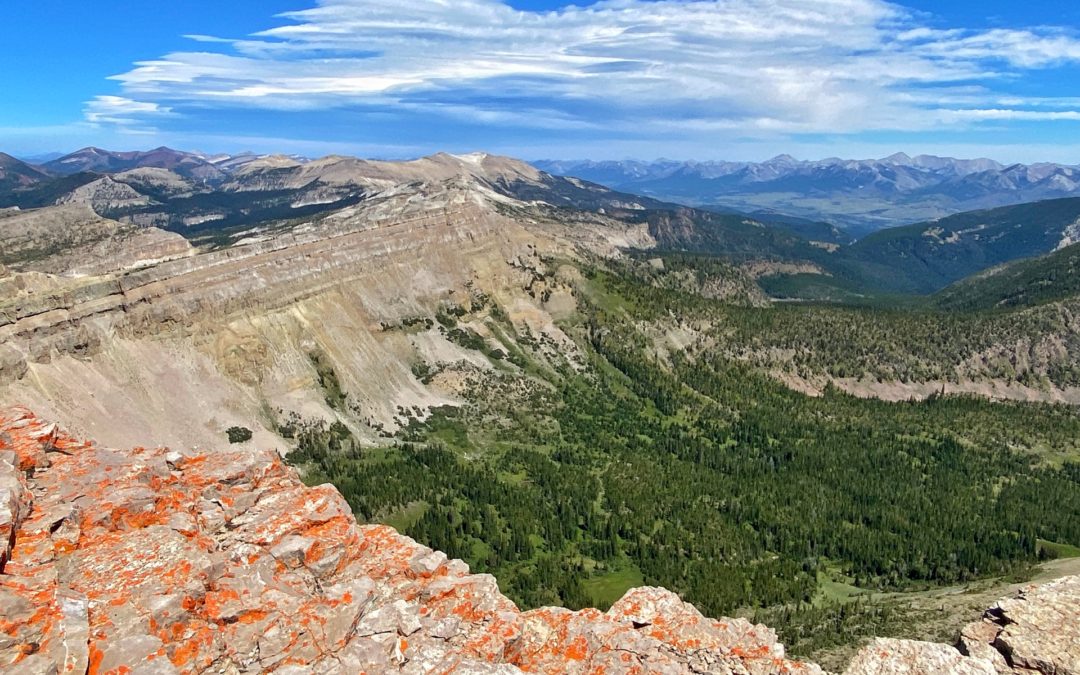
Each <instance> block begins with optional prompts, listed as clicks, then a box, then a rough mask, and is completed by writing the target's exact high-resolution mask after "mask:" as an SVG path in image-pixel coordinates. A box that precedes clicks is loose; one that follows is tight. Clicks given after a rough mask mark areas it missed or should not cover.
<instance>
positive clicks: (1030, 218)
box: [0, 148, 1080, 299]
mask: <svg viewBox="0 0 1080 675" xmlns="http://www.w3.org/2000/svg"><path fill="white" fill-rule="evenodd" d="M591 166H592V167H593V169H594V170H595V171H593V173H595V172H596V171H606V172H607V173H605V174H604V175H602V176H600V178H602V179H604V180H606V181H608V182H612V181H613V180H615V178H616V175H615V173H612V172H615V171H622V172H623V173H622V174H620V175H622V178H620V179H619V180H620V181H624V180H625V179H627V178H628V177H631V176H634V177H636V179H635V180H644V179H646V178H647V177H649V176H653V177H654V178H656V179H657V180H659V179H660V177H661V176H663V175H665V174H666V179H667V180H673V179H674V178H675V177H676V176H678V175H686V173H687V171H688V168H687V166H685V165H684V166H682V168H681V169H679V168H674V164H671V163H668V164H666V165H663V166H666V168H662V167H661V164H655V165H642V164H626V165H621V164H611V163H608V164H594V165H591ZM695 166H696V169H695V170H696V171H697V172H698V174H699V175H701V176H705V177H707V178H705V180H717V181H729V182H734V181H743V182H744V183H745V184H747V185H750V184H761V185H776V184H778V183H779V182H783V181H787V183H788V184H789V185H793V184H794V183H795V182H796V181H798V180H802V181H804V182H805V183H806V184H809V182H810V181H812V180H818V179H819V178H820V176H819V178H812V176H813V175H815V172H825V173H829V174H832V175H834V176H835V177H837V180H840V178H841V177H842V176H843V175H845V174H848V185H849V186H850V185H854V184H855V182H852V180H851V175H854V174H853V173H852V172H854V173H859V172H862V173H866V174H867V175H868V176H869V175H871V174H873V175H875V176H878V177H879V178H878V179H877V180H876V181H875V182H874V184H875V185H876V187H875V188H874V189H876V190H878V191H879V192H881V193H882V194H884V193H885V192H886V191H889V190H892V191H893V193H894V194H893V196H891V197H889V198H890V199H892V198H893V197H896V196H897V195H898V194H900V192H901V190H902V189H904V190H907V193H906V194H908V195H912V194H915V185H916V183H917V182H918V181H917V180H916V179H918V178H921V179H925V178H926V175H929V174H933V175H935V176H938V177H943V176H951V177H952V180H953V184H954V185H959V184H960V183H965V184H968V185H973V184H975V183H977V182H978V181H980V180H982V179H983V178H985V177H986V176H987V175H988V174H989V173H994V174H995V175H996V176H997V177H998V178H999V179H1001V180H1004V179H1005V177H1011V178H1012V179H1016V180H1020V178H1019V177H1021V176H1026V178H1023V180H1022V181H1021V182H1024V181H1026V183H1028V184H1033V183H1038V184H1048V183H1049V182H1053V181H1054V180H1055V178H1058V179H1061V180H1062V181H1063V180H1065V179H1064V178H1062V177H1063V176H1066V175H1071V174H1070V173H1069V172H1070V171H1071V169H1068V168H1067V167H1056V168H1052V166H1051V165H1036V166H1032V167H1024V170H1023V171H1021V170H1020V168H1018V167H1002V166H1001V165H999V164H997V163H995V162H993V161H991V160H952V159H944V158H937V157H928V156H920V157H915V158H911V157H907V156H906V155H895V156H893V157H890V158H886V159H885V160H881V161H880V162H841V161H840V160H836V161H825V162H817V163H801V162H797V161H796V160H794V159H792V158H790V157H780V158H777V159H775V160H772V161H770V162H766V163H763V164H757V165H736V164H732V163H712V164H700V165H695ZM740 167H741V168H740ZM581 168H582V170H583V171H585V173H590V171H589V170H588V169H589V167H587V166H586V167H581ZM886 169H887V170H886ZM560 170H566V167H562V168H560ZM798 176H802V178H798ZM881 176H886V177H887V178H888V180H886V179H885V178H881ZM905 177H906V178H905ZM446 181H451V182H455V181H456V182H457V183H459V184H460V185H463V186H465V187H466V188H468V186H472V189H475V190H477V191H478V192H485V193H488V194H493V195H497V196H499V197H500V198H503V199H505V200H509V201H507V202H506V203H505V204H502V205H501V206H500V208H503V209H504V210H507V209H509V210H519V211H520V210H521V209H527V210H530V211H532V212H543V213H544V214H545V217H546V218H555V219H563V220H571V221H572V220H578V221H580V220H581V218H583V217H587V218H589V219H599V220H600V221H602V222H605V223H612V222H614V223H620V224H621V225H620V226H622V227H631V228H637V230H636V231H639V232H640V233H641V234H640V236H641V237H647V239H648V241H647V242H646V241H645V240H641V239H640V237H639V239H638V240H636V241H635V242H630V241H627V242H625V243H624V246H629V247H630V248H642V247H644V248H651V247H655V248H657V249H659V250H664V251H673V252H684V253H691V254H703V255H709V256H718V257H721V258H723V259H726V260H729V261H732V262H735V263H736V264H751V263H756V264H759V265H760V264H761V263H763V262H765V263H768V264H770V265H774V266H775V264H776V263H783V264H786V265H788V267H784V268H783V269H785V270H788V271H791V270H794V269H798V270H799V272H797V273H795V274H794V275H792V274H787V273H775V274H774V273H770V274H766V275H763V280H762V281H761V283H762V284H763V285H765V286H766V288H767V290H769V291H770V292H775V293H776V294H778V295H780V296H781V297H788V298H790V297H803V295H804V294H805V293H807V292H808V291H807V288H806V284H807V283H809V285H810V286H812V287H814V288H815V289H816V290H814V291H813V292H810V293H809V297H815V298H818V299H822V297H823V296H822V295H821V293H822V288H825V292H824V297H826V298H832V299H835V298H836V297H838V296H837V295H836V294H837V293H840V294H841V295H846V294H848V293H851V292H854V293H855V294H857V295H863V294H866V293H871V294H877V293H909V294H910V293H917V294H929V293H934V292H936V291H938V290H940V289H942V288H944V287H945V286H947V285H949V284H951V283H953V282H955V281H958V280H960V279H962V278H964V277H966V276H968V275H971V274H975V273H978V272H980V271H982V270H984V269H987V268H990V267H993V266H995V265H1000V264H1003V263H1007V262H1010V261H1013V260H1017V259H1020V258H1027V257H1032V256H1039V255H1044V254H1047V253H1050V252H1053V251H1054V250H1056V249H1058V248H1061V247H1063V246H1066V245H1068V244H1069V243H1073V242H1076V241H1078V240H1080V197H1073V198H1060V199H1054V200H1045V201H1040V202H1034V203H1026V204H1021V205H1015V206H1003V207H997V208H995V209H988V210H987V209H983V210H977V211H970V212H965V213H961V214H954V215H950V216H946V217H944V218H940V219H938V218H935V219H928V220H925V221H922V222H918V223H915V224H912V225H904V226H900V227H891V228H885V229H882V230H880V231H877V232H874V233H872V234H870V235H868V236H865V237H863V238H862V239H859V240H855V239H854V237H852V236H851V232H850V231H846V230H842V229H839V228H837V227H835V226H833V225H831V224H829V223H826V222H821V221H814V220H809V219H803V218H799V217H792V216H788V215H785V214H779V213H776V212H771V211H757V212H755V213H752V214H748V213H740V212H737V211H732V210H721V209H717V208H716V207H697V208H695V207H691V206H685V205H683V204H680V203H676V202H672V201H665V200H662V199H659V198H656V197H650V196H645V195H639V194H631V193H628V192H622V191H620V190H616V189H612V188H608V187H605V186H603V185H600V184H598V183H594V182H590V181H589V180H585V179H582V178H580V177H573V176H561V175H557V174H554V173H549V172H547V171H543V170H540V169H538V168H536V167H535V166H534V165H530V164H527V163H525V162H522V161H519V160H515V159H512V158H507V157H499V156H496V155H489V154H486V153H473V154H469V155H451V154H447V153H439V154H436V155H432V156H430V157H424V158H420V159H416V160H411V161H403V162H387V161H377V160H367V159H359V158H355V157H347V156H341V155H332V156H328V157H323V158H320V159H316V160H309V159H306V158H301V157H295V156H285V155H254V154H243V155H236V156H231V155H218V156H207V155H202V154H199V153H191V152H183V151H177V150H172V149H169V148H157V149H154V150H150V151H146V152H110V151H106V150H101V149H97V148H87V149H84V150H80V151H78V152H76V153H72V154H71V155H67V156H65V157H61V158H58V159H55V160H52V161H50V162H47V163H46V164H44V165H42V166H40V167H38V166H33V165H29V164H26V163H24V162H20V161H19V160H16V159H14V158H12V157H10V156H8V155H3V156H0V185H2V186H4V187H2V188H0V207H19V208H22V209H34V208H41V207H49V206H56V205H68V206H76V205H82V206H85V207H89V208H90V209H92V211H93V212H94V213H95V214H96V215H97V216H100V217H103V218H107V219H111V220H114V221H121V222H123V223H127V224H129V225H132V226H137V227H144V228H145V227H155V228H161V229H162V230H165V231H172V232H175V233H178V234H181V235H182V236H184V237H186V238H189V239H191V240H192V241H195V242H196V243H197V244H199V245H226V244H229V243H230V242H232V241H235V240H237V239H238V238H243V237H246V236H249V235H250V231H251V228H252V227H254V226H259V227H260V228H262V229H264V230H265V229H266V228H267V227H281V226H286V227H287V226H290V225H289V224H290V223H293V222H296V221H297V220H298V219H303V218H308V217H313V216H316V215H318V214H322V213H328V212H332V211H335V210H339V209H343V208H347V207H350V206H354V205H357V204H361V203H364V202H365V201H366V200H371V199H372V198H373V197H376V196H378V195H381V194H385V193H388V192H389V193H393V192H394V191H396V190H401V189H402V188H403V186H410V185H411V186H423V185H431V184H438V183H443V182H446ZM755 181H756V182H755ZM924 182H925V180H924ZM1009 184H1010V185H1013V184H1016V183H1015V181H1014V182H1013V183H1009ZM1058 184H1059V185H1060V186H1062V187H1064V186H1067V184H1066V183H1064V182H1061V181H1058ZM640 185H641V183H635V185H634V186H635V189H638V188H639V187H640ZM1006 192H1007V191H1005V192H1003V191H1001V190H999V191H998V192H994V193H993V194H997V195H1001V194H1005V193H1006ZM1008 194H1011V195H1012V196H1016V194H1017V193H1008ZM560 214H562V215H560ZM566 214H576V215H566ZM274 223H277V224H278V225H272V224H274ZM790 265H795V267H790ZM777 269H780V268H777ZM759 276H761V275H759ZM791 276H795V277H798V279H795V280H792V279H789V278H787V277H791ZM795 282H797V283H795ZM793 283H794V284H795V285H794V286H792V284H793ZM823 285H824V286H823Z"/></svg>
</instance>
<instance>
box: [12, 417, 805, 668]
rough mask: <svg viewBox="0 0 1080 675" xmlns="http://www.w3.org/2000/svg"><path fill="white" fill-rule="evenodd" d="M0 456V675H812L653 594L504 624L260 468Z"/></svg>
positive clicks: (464, 575) (143, 458)
mask: <svg viewBox="0 0 1080 675" xmlns="http://www.w3.org/2000/svg"><path fill="white" fill-rule="evenodd" d="M0 453H2V455H3V461H2V462H0V476H2V477H0V485H3V486H4V487H0V490H3V491H4V492H0V495H3V496H4V502H3V504H4V507H5V508H6V509H7V510H5V511H3V514H4V517H5V518H6V521H7V522H8V525H7V527H8V530H9V531H11V532H13V533H14V536H13V538H11V539H10V541H11V542H12V543H11V545H10V558H9V559H8V560H7V561H6V564H5V565H4V568H3V572H2V574H0V669H2V670H4V672H13V673H14V672H19V673H53V672H80V673H81V672H90V673H107V672H125V673H197V672H233V673H236V672H266V671H277V672H283V673H358V672H369V673H381V672H390V671H400V672H405V673H429V672H444V673H445V672H470V673H514V672H520V671H529V672H549V673H586V672H588V673H598V672H642V673H644V672H671V673H679V672H710V673H753V674H762V675H763V674H766V673H819V672H821V671H820V669H819V668H817V667H816V666H813V665H809V664H801V663H798V662H794V661H790V660H787V659H785V658H784V650H783V647H782V646H781V645H779V644H778V643H777V641H776V635H775V633H773V631H771V630H770V629H768V628H765V627H764V626H754V625H752V624H750V623H749V622H747V621H745V620H743V619H734V620H730V619H725V620H720V621H715V620H712V619H707V618H705V617H703V616H702V615H701V614H700V613H699V612H698V611H697V610H696V609H694V608H693V607H692V606H691V605H688V604H686V603H684V602H682V601H681V600H679V598H678V597H676V596H675V595H674V594H672V593H670V592H668V591H665V590H663V589H657V588H640V589H635V590H633V591H630V592H629V593H627V595H626V596H625V597H624V598H623V599H622V600H620V601H619V602H617V603H616V604H615V605H614V606H613V607H612V608H611V609H610V610H609V611H608V612H599V611H597V610H584V611H581V612H571V611H569V610H565V609H558V608H545V609H539V610H534V611H530V612H520V611H519V610H518V609H517V608H516V607H515V606H514V604H513V603H512V602H510V601H509V600H508V599H506V598H505V597H504V596H503V595H501V594H500V593H499V590H498V587H497V585H496V583H495V580H494V578H492V577H491V576H488V575H471V574H469V573H468V568H467V566H466V565H465V564H464V563H462V562H461V561H457V560H448V559H447V557H446V556H445V555H443V554H442V553H439V552H437V551H432V550H431V549H428V548H426V547H424V546H421V545H419V544H417V543H416V542H414V541H412V540H410V539H408V538H406V537H403V536H401V535H399V534H397V533H396V532H395V531H394V530H392V529H391V528H388V527H383V526H376V525H368V526H361V525H357V523H356V521H355V520H354V519H353V517H352V514H351V513H350V510H349V507H348V504H346V503H345V500H344V499H343V498H342V497H341V495H340V494H339V493H338V492H337V491H336V490H335V489H334V488H332V487H330V486H320V487H316V488H307V487H305V486H304V485H303V483H301V482H300V480H299V479H298V478H297V476H296V474H295V473H294V472H293V471H292V470H291V469H289V468H288V467H286V466H285V465H284V464H283V463H282V461H281V460H280V458H279V457H278V456H277V455H275V454H272V453H268V452H252V451H232V452H214V453H196V452H172V451H169V450H166V449H164V448H159V449H145V448H135V449H134V450H131V451H118V450H110V449H106V448H101V447H97V446H95V445H93V444H91V443H86V442H81V441H78V440H76V439H74V438H71V437H70V436H68V435H67V434H66V433H64V432H63V431H61V430H59V429H57V428H56V426H55V425H52V424H48V423H46V422H44V421H42V420H40V419H38V418H36V417H34V416H33V415H32V414H31V413H30V412H28V411H26V410H21V409H14V410H9V411H7V412H5V413H3V414H2V416H0ZM8 495H10V498H9V497H8ZM12 505H14V508H12ZM4 550H5V551H6V550H8V549H4Z"/></svg>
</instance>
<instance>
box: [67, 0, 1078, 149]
mask: <svg viewBox="0 0 1080 675" xmlns="http://www.w3.org/2000/svg"><path fill="white" fill-rule="evenodd" d="M281 18H282V19H283V20H284V21H287V22H288V24H287V25H283V26H280V27H277V28H272V29H270V30H266V31H262V32H260V33H257V34H255V35H253V36H250V37H247V38H244V39H240V40H227V39H223V38H217V37H212V36H191V37H192V38H193V39H195V40H197V41H199V42H200V44H202V45H204V46H205V48H206V49H214V48H219V49H222V50H223V51H216V52H215V51H190V52H177V53H173V54H169V55H166V56H164V57H162V58H160V59H156V60H153V61H145V62H140V63H137V64H135V67H134V68H133V69H132V70H131V71H129V72H127V73H123V74H121V75H117V76H116V77H115V78H114V79H116V80H118V81H119V82H120V83H121V86H122V89H123V93H124V97H98V98H97V99H95V100H94V101H92V102H90V103H89V104H88V105H87V111H86V117H87V119H89V120H91V121H95V122H105V121H116V122H119V123H131V122H132V121H134V120H136V119H144V118H146V117H155V116H161V115H167V114H170V112H171V110H172V109H173V108H176V109H182V108H183V107H184V106H185V105H199V106H207V105H209V106H213V105H230V106H250V107H261V108H277V109H321V108H325V107H332V106H342V107H346V106H355V105H366V104H372V105H393V106H402V107H403V108H405V109H424V108H427V109H430V110H438V111H442V112H443V113H445V114H447V115H455V116H458V117H467V118H472V119H475V120H477V121H480V122H484V123H489V124H508V125H522V126H534V127H537V128H547V129H567V128H589V127H590V126H592V125H596V124H597V119H596V115H597V114H598V113H597V110H598V109H599V110H600V111H601V112H600V113H599V114H600V115H603V116H604V117H603V124H604V126H606V127H607V128H609V129H615V130H623V131H627V132H632V131H635V130H655V129H664V128H666V129H672V130H676V131H678V130H684V131H687V132H697V133H706V132H708V131H710V130H714V131H715V130H728V131H729V132H735V131H743V132H745V133H750V134H754V133H799V132H832V133H835V132H858V131H866V130H901V131H910V130H921V129H927V128H932V127H935V126H940V125H943V124H950V125H965V124H968V125H970V124H975V123H978V122H980V121H983V120H990V119H996V120H1001V119H1039V120H1056V119H1074V118H1075V113H1074V112H1073V111H1071V110H1057V111H1054V110H1045V108H1048V107H1054V104H1053V103H1048V102H1045V101H1040V100H1039V99H1028V100H1026V102H1025V104H1024V105H1025V107H1037V108H1040V113H1039V115H1038V116H1036V117H1033V116H1030V115H1034V114H1035V113H1031V112H1028V111H1024V110H1020V109H1017V108H1018V106H1013V105H1011V104H1004V103H1001V102H1000V101H1001V100H1003V99H1004V100H1008V96H1007V93H1008V92H1007V91H1000V90H995V87H997V86H998V85H999V83H1001V82H1005V81H1007V80H1008V79H1009V78H1010V77H1012V76H1015V75H1017V74H1019V73H1022V72H1023V71H1025V70H1027V69H1033V68H1047V67H1053V66H1057V65H1061V64H1064V63H1071V62H1080V40H1077V39H1075V38H1073V37H1071V36H1070V35H1068V34H1066V33H1065V32H1063V31H1061V30H1056V29H1051V28H1045V29H1028V30H985V31H972V30H966V29H963V28H953V29H948V30H940V29H935V28H930V27H927V26H924V25H920V24H919V21H918V18H917V17H916V16H915V15H913V14H911V13H909V12H907V11H906V10H904V9H903V8H902V7H900V6H898V5H895V4H891V3H888V2H884V1H883V0H816V1H815V2H806V0H659V1H647V0H605V1H603V2H600V3H598V4H595V5H592V6H589V7H585V8H581V7H574V6H571V7H567V8H564V9H562V10H558V11H552V12H529V11H519V10H515V9H513V8H511V7H510V6H508V5H506V4H504V3H503V2H502V1H501V0H454V1H453V2H449V1H447V0H398V1H397V2H393V3H389V2H386V1H385V0H319V2H318V6H317V7H315V8H313V9H309V10H303V11H297V12H289V13H286V14H284V15H282V17H281ZM221 45H224V46H221ZM972 82H975V83H980V84H978V85H972ZM1070 105H1071V103H1070ZM1001 106H1005V107H1007V108H1009V110H1008V111H1006V110H1005V109H1004V108H1001ZM582 110H586V111H587V112H584V113H583V112H581V111H582ZM928 111H930V112H929V114H928ZM1006 112H1011V113H1012V114H1013V115H1014V116H1013V117H1011V118H1007V117H1006V116H1005V113H1006ZM1025 115H1028V116H1026V117H1025Z"/></svg>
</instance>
